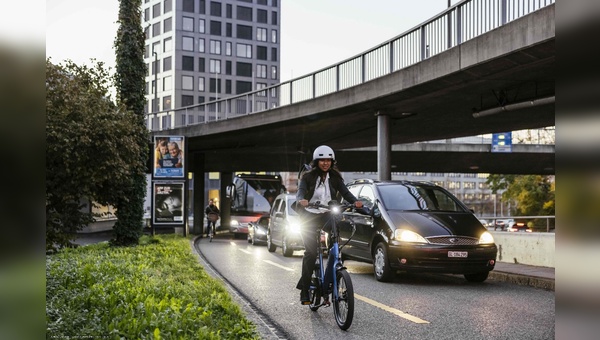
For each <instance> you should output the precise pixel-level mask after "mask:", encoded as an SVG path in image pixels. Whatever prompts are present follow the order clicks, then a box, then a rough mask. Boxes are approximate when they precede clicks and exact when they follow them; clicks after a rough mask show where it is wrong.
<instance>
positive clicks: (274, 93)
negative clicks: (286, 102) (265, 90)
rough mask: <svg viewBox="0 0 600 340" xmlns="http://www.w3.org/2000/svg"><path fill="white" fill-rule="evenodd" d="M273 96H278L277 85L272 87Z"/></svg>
mask: <svg viewBox="0 0 600 340" xmlns="http://www.w3.org/2000/svg"><path fill="white" fill-rule="evenodd" d="M270 92H271V98H277V87H273V88H271V91H270Z"/></svg>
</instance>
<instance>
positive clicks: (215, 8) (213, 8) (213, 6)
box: [210, 1, 221, 17]
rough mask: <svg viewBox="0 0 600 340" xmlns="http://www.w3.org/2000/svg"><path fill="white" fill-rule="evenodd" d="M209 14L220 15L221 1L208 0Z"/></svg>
mask: <svg viewBox="0 0 600 340" xmlns="http://www.w3.org/2000/svg"><path fill="white" fill-rule="evenodd" d="M210 15H212V16H215V17H220V16H221V3H220V2H214V1H211V2H210Z"/></svg>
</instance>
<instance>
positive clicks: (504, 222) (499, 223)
mask: <svg viewBox="0 0 600 340" xmlns="http://www.w3.org/2000/svg"><path fill="white" fill-rule="evenodd" d="M513 224H515V220H513V219H512V218H508V219H497V220H496V221H495V222H494V230H496V229H497V228H500V230H504V229H508V228H510V227H512V225H513Z"/></svg>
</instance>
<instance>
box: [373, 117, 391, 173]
mask: <svg viewBox="0 0 600 340" xmlns="http://www.w3.org/2000/svg"><path fill="white" fill-rule="evenodd" d="M376 116H377V176H378V179H379V180H380V181H385V180H391V179H392V171H391V167H392V165H391V159H392V158H391V157H392V144H391V141H390V116H388V115H386V114H383V113H382V112H380V111H377V113H376Z"/></svg>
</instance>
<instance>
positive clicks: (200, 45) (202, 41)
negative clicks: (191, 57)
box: [198, 38, 205, 53]
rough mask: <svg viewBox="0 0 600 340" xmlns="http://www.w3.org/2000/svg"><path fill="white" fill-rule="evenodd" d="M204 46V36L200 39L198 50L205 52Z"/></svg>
mask: <svg viewBox="0 0 600 340" xmlns="http://www.w3.org/2000/svg"><path fill="white" fill-rule="evenodd" d="M204 46H205V42H204V39H203V38H200V39H198V52H200V53H204V51H205V49H204V48H205V47H204Z"/></svg>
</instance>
